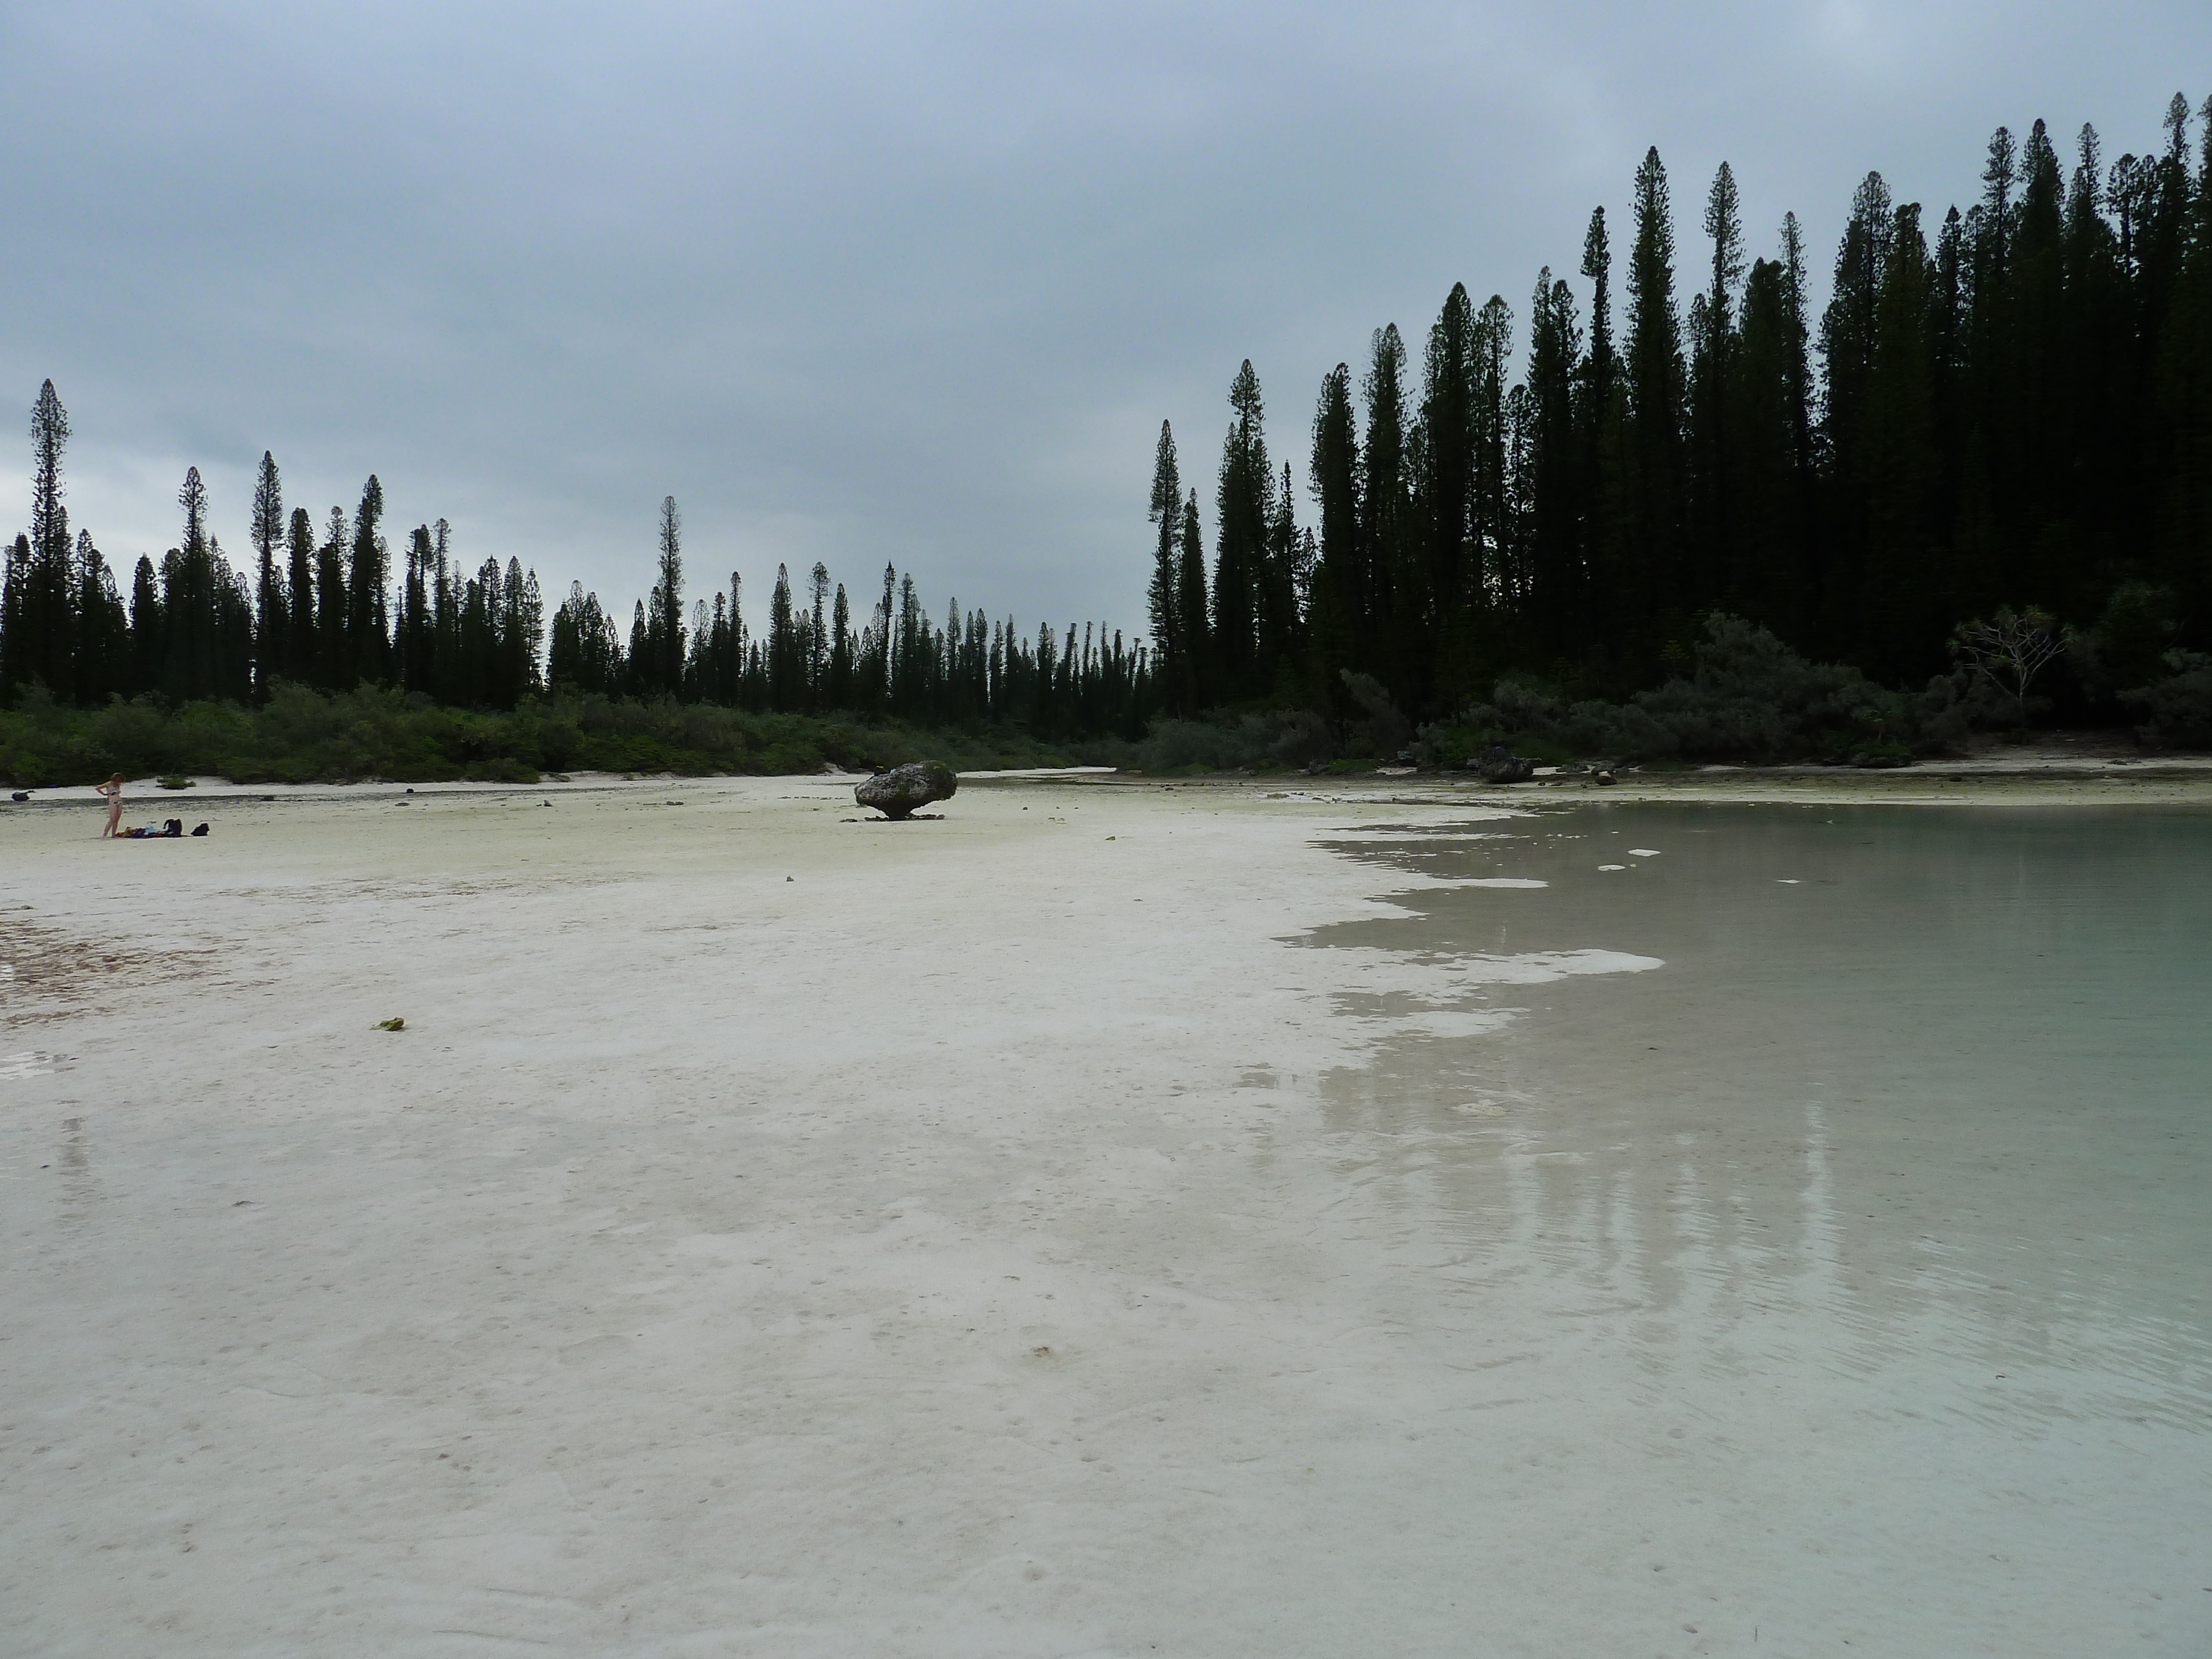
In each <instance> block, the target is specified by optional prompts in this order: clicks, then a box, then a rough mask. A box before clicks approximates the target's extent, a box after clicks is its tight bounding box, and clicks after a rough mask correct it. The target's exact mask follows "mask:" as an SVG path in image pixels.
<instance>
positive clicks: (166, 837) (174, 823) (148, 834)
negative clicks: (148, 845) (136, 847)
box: [121, 818, 208, 841]
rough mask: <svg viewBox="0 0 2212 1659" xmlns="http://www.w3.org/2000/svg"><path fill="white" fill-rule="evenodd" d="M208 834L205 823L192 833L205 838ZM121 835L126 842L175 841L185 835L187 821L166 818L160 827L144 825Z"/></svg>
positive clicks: (125, 831)
mask: <svg viewBox="0 0 2212 1659" xmlns="http://www.w3.org/2000/svg"><path fill="white" fill-rule="evenodd" d="M207 832H208V827H207V825H205V824H204V823H203V824H202V825H200V827H199V828H198V829H195V830H193V831H192V833H193V834H194V835H196V836H204V835H205V834H207ZM121 833H122V838H123V839H124V840H125V841H174V840H176V839H177V838H178V837H179V836H182V835H183V834H184V833H185V821H184V820H183V819H182V818H166V819H164V820H163V821H162V822H161V823H160V824H158V825H157V824H151V823H143V824H140V825H139V826H138V827H137V829H125V830H124V831H122V832H121Z"/></svg>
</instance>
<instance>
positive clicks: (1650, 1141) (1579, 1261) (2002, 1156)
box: [1306, 804, 2212, 1653]
mask: <svg viewBox="0 0 2212 1659" xmlns="http://www.w3.org/2000/svg"><path fill="white" fill-rule="evenodd" d="M1414 812H1415V816H1413V817H1409V819H1408V821H1407V823H1403V824H1401V825H1397V826H1394V829H1395V833H1393V834H1390V835H1388V836H1383V837H1381V838H1372V839H1370V838H1363V839H1360V840H1358V841H1352V840H1346V842H1343V843H1341V845H1340V851H1341V852H1342V853H1343V854H1344V855H1345V856H1346V857H1349V858H1354V859H1358V860H1367V861H1371V862H1372V863H1374V864H1375V865H1376V866H1377V875H1378V878H1380V879H1379V880H1378V885H1377V891H1378V893H1383V892H1388V893H1389V894H1390V896H1391V897H1392V898H1393V901H1394V902H1395V903H1397V904H1399V905H1401V906H1402V907H1404V908H1405V910H1406V911H1407V913H1408V914H1407V915H1404V916H1402V917H1400V918H1393V919H1388V920H1379V921H1364V922H1359V923H1354V924H1349V925H1346V926H1342V927H1334V928H1328V929H1323V930H1322V931H1321V932H1319V933H1316V934H1315V935H1313V936H1311V937H1310V939H1309V940H1308V941H1306V942H1307V943H1310V944H1311V945H1316V946H1318V947H1322V948H1331V947H1352V948H1360V949H1370V950H1371V949H1374V948H1376V947H1382V948H1384V949H1387V950H1389V951H1392V952H1398V953H1404V955H1405V956H1406V957H1408V958H1411V959H1413V960H1414V961H1419V962H1424V963H1431V964H1434V965H1437V966H1438V967H1440V968H1448V967H1449V965H1450V964H1451V963H1454V962H1455V961H1463V960H1464V959H1466V958H1467V957H1470V956H1474V955H1478V954H1480V955H1492V956H1500V957H1511V956H1519V955H1522V954H1524V953H1529V952H1548V951H1577V950H1602V951H1617V952H1629V953H1633V954H1635V955H1637V956H1641V957H1653V958H1658V959H1660V960H1662V962H1663V963H1664V964H1665V965H1664V966H1663V967H1661V968H1658V969H1652V970H1650V971H1645V972H1638V973H1624V974H1617V975H1601V976H1595V977H1586V978H1576V979H1568V980H1559V981H1553V982H1550V983H1545V984H1540V985H1534V986H1512V985H1492V986H1487V987H1476V988H1474V989H1471V990H1467V991H1464V992H1462V994H1460V995H1459V996H1458V997H1457V999H1456V1000H1455V1002H1454V1004H1453V1005H1452V1006H1456V1007H1459V1008H1462V1009H1466V1008H1473V1009H1481V1010H1488V1011H1492V1012H1498V1013H1510V1018H1507V1019H1505V1020H1504V1024H1502V1025H1501V1026H1500V1027H1499V1028H1498V1029H1497V1030H1490V1031H1487V1032H1480V1033H1476V1034H1473V1035H1468V1036H1454V1037H1440V1036H1431V1035H1425V1034H1422V1033H1420V1032H1419V1031H1415V1030H1407V1031H1406V1032H1405V1033H1403V1034H1401V1035H1398V1036H1386V1037H1385V1038H1384V1039H1383V1041H1382V1042H1380V1043H1379V1044H1378V1046H1377V1048H1376V1051H1375V1054H1374V1056H1373V1060H1372V1063H1371V1064H1370V1065H1367V1066H1359V1067H1354V1068H1347V1069H1346V1070H1344V1071H1342V1072H1340V1073H1337V1074H1335V1075H1334V1076H1333V1077H1331V1078H1329V1079H1328V1080H1327V1084H1326V1096H1327V1099H1328V1110H1329V1115H1330V1122H1331V1127H1332V1128H1333V1130H1334V1132H1335V1133H1337V1134H1338V1135H1339V1136H1340V1137H1341V1138H1342V1140H1343V1143H1344V1146H1345V1148H1346V1157H1347V1160H1348V1165H1356V1166H1358V1168H1359V1169H1360V1170H1361V1178H1362V1179H1363V1180H1364V1181H1367V1182H1371V1183H1373V1184H1374V1185H1375V1186H1376V1187H1377V1188H1380V1189H1381V1190H1383V1191H1384V1192H1385V1193H1387V1194H1388V1203H1389V1206H1390V1210H1391V1213H1393V1214H1394V1215H1395V1217H1396V1218H1397V1223H1398V1225H1400V1226H1401V1227H1402V1228H1403V1229H1404V1231H1405V1233H1406V1235H1407V1237H1408V1238H1409V1239H1419V1238H1422V1237H1426V1238H1428V1239H1431V1240H1432V1241H1433V1243H1435V1244H1436V1245H1437V1248H1438V1249H1439V1250H1444V1249H1452V1250H1456V1251H1459V1252H1461V1255H1459V1257H1458V1258H1457V1260H1458V1261H1460V1263H1461V1264H1462V1265H1461V1267H1460V1269H1459V1270H1457V1271H1455V1273H1452V1274H1449V1275H1444V1276H1440V1277H1439V1278H1438V1279H1437V1282H1436V1284H1435V1285H1433V1286H1432V1287H1431V1295H1432V1297H1433V1301H1434V1305H1435V1306H1436V1308H1437V1312H1438V1316H1439V1317H1449V1318H1452V1319H1464V1318H1468V1317H1474V1318H1477V1319H1480V1320H1485V1321H1488V1322H1492V1323H1494V1324H1495V1325H1498V1326H1499V1327H1507V1326H1510V1327H1512V1328H1516V1329H1522V1330H1525V1331H1527V1332H1528V1333H1529V1334H1530V1336H1531V1341H1532V1345H1533V1346H1532V1352H1535V1353H1538V1354H1540V1355H1541V1356H1543V1357H1544V1358H1545V1359H1546V1361H1547V1364H1546V1365H1545V1367H1544V1370H1545V1373H1546V1375H1547V1376H1548V1377H1549V1378H1550V1379H1551V1380H1550V1381H1549V1383H1547V1386H1549V1387H1551V1388H1553V1389H1569V1390H1572V1391H1575V1392H1576V1393H1577V1397H1578V1398H1583V1399H1585V1400H1586V1401H1588V1402H1589V1404H1590V1405H1591V1407H1592V1411H1591V1420H1592V1422H1593V1424H1594V1425H1596V1426H1595V1432H1596V1433H1598V1434H1599V1435H1600V1436H1601V1437H1609V1439H1610V1442H1611V1443H1610V1447H1609V1450H1607V1451H1605V1452H1594V1451H1589V1450H1588V1449H1584V1451H1583V1453H1581V1454H1578V1455H1584V1456H1585V1457H1589V1458H1601V1457H1602V1456H1604V1455H1610V1456H1612V1457H1613V1459H1614V1463H1613V1469H1612V1470H1611V1471H1610V1472H1608V1471H1606V1470H1605V1469H1603V1468H1600V1467H1598V1466H1596V1465H1592V1466H1591V1467H1589V1468H1584V1469H1583V1470H1582V1471H1581V1472H1580V1473H1581V1474H1582V1475H1583V1476H1587V1477H1588V1478H1591V1479H1595V1480H1601V1481H1602V1480H1612V1479H1617V1481H1618V1486H1619V1490H1620V1493H1621V1501H1622V1503H1623V1504H1626V1505H1630V1506H1633V1505H1636V1504H1646V1505H1656V1506H1659V1507H1660V1508H1661V1509H1662V1510H1674V1511H1676V1512H1678V1513H1679V1511H1680V1508H1681V1506H1683V1505H1703V1506H1706V1507H1705V1510H1703V1513H1704V1516H1705V1522H1704V1523H1703V1527H1704V1529H1703V1531H1702V1532H1700V1533H1699V1534H1698V1535H1699V1536H1700V1537H1702V1538H1704V1539H1705V1544H1704V1546H1703V1549H1704V1550H1705V1552H1707V1553H1709V1556H1710V1559H1709V1560H1708V1561H1707V1563H1706V1566H1707V1569H1708V1570H1709V1571H1710V1572H1711V1575H1712V1576H1713V1577H1714V1580H1715V1583H1716V1585H1717V1589H1716V1595H1717V1597H1719V1599H1720V1600H1721V1601H1727V1602H1729V1603H1730V1604H1734V1603H1736V1602H1744V1603H1748V1602H1750V1601H1753V1600H1756V1599H1757V1597H1758V1596H1759V1595H1762V1594H1769V1595H1771V1591H1772V1590H1773V1589H1775V1588H1776V1587H1777V1583H1778V1581H1786V1580H1788V1579H1789V1578H1790V1576H1791V1575H1796V1576H1797V1582H1798V1586H1799V1589H1801V1590H1802V1594H1801V1595H1798V1596H1797V1598H1796V1599H1797V1600H1798V1601H1799V1602H1800V1603H1801V1605H1803V1606H1805V1607H1810V1608H1814V1609H1819V1611H1818V1612H1816V1613H1814V1616H1813V1617H1812V1618H1811V1619H1810V1620H1808V1624H1807V1626H1806V1627H1804V1628H1801V1629H1799V1630H1797V1631H1796V1632H1794V1636H1795V1638H1796V1640H1798V1641H1800V1642H1802V1643H1804V1644H1808V1645H1807V1647H1806V1650H1808V1651H1809V1650H1825V1649H1823V1648H1821V1647H1820V1642H1821V1641H1822V1640H1824V1639H1826V1638H1828V1637H1830V1636H1833V1637H1834V1638H1836V1639H1844V1638H1851V1639H1856V1640H1857V1641H1858V1642H1859V1644H1860V1645H1862V1646H1864V1645H1865V1644H1866V1643H1867V1642H1868V1641H1869V1640H1872V1641H1875V1642H1877V1643H1879V1644H1881V1645H1882V1647H1883V1648H1884V1649H1885V1650H1888V1651H1893V1652H1897V1651H1905V1652H1926V1653H1948V1652H1982V1651H1990V1652H1998V1651H2016V1652H2019V1651H2027V1652H2045V1651H2048V1652H2053V1653H2060V1652H2087V1651H2092V1650H2101V1651H2119V1650H2122V1649H2123V1648H2125V1649H2128V1650H2133V1651H2138V1652H2161V1653H2163V1652H2183V1653H2196V1652H2203V1651H2212V1591H2208V1589H2207V1587H2208V1586H2212V1435H2208V1429H2212V1413H2208V1401H2212V1310H2209V1309H2208V1297H2207V1286H2208V1285H2212V815H2207V814H2204V813H2202V812H2197V811H2129V812H2124V813H2123V812H2117V811H2088V810H2068V811H2055V810H2054V811H2042V810H2024V809H2009V808H2008V809H1960V808H1950V809H1910V808H1905V809H1892V808H1856V809H1851V808H1833V807H1823V808H1811V809H1808V808H1800V807H1765V806H1761V807H1748V806H1747V807H1712V806H1695V807H1680V808H1676V807H1668V806H1663V805H1641V804H1636V805H1619V806H1610V805H1598V806H1592V807H1588V808H1583V809H1577V810H1572V811H1564V812H1557V813H1545V814H1542V815H1539V816H1534V817H1528V818H1523V819H1519V820H1514V821H1509V822H1506V823H1487V824H1480V825H1465V826H1459V827H1457V828H1454V827H1452V826H1440V825H1424V824H1423V823H1421V822H1420V821H1419V817H1418V809H1414ZM1631 848H1636V849H1644V851H1645V852H1646V853H1647V854H1656V856H1634V855H1632V854H1631V853H1630V851H1629V849H1631ZM1604 865H1618V866H1623V867H1622V868H1620V869H1618V870H1611V871H1607V870H1604V869H1601V866H1604ZM1397 872H1408V873H1414V874H1418V875H1419V876H1420V877H1422V878H1431V879H1442V880H1445V881H1464V880H1469V879H1495V878H1522V879H1531V880H1536V881H1541V882H1544V883H1546V884H1547V885H1545V886H1543V887H1541V888H1528V889H1510V888H1497V887H1468V886H1459V887H1431V886H1426V885H1423V886H1418V887H1412V888H1397V889H1394V888H1393V887H1392V885H1391V878H1394V877H1395V875H1396V873H1397ZM1418 1005H1419V1000H1418V999H1414V1000H1407V999H1405V998H1400V999H1399V1000H1398V1002H1397V1004H1396V1005H1395V1006H1394V1005H1393V1003H1392V1001H1391V1000H1390V999H1389V998H1387V997H1386V998H1378V999H1373V1000H1361V999H1349V1000H1347V1002H1346V1007H1345V1008H1344V1012H1346V1014H1348V1015H1359V1016H1363V1017H1366V1018H1381V1019H1383V1021H1384V1022H1385V1024H1386V1025H1387V1022H1388V1020H1389V1018H1390V1016H1392V1015H1393V1014H1394V1013H1405V1014H1407V1015H1409V1016H1413V1015H1415V1014H1417V1013H1418V1012H1420V1010H1419V1006H1418ZM1435 1006H1436V1003H1435V1001H1434V1000H1433V999H1432V1000H1430V1002H1429V1004H1428V1012H1433V1011H1434V1008H1435ZM1561 1355H1567V1356H1571V1358H1570V1360H1569V1361H1568V1362H1567V1363H1565V1364H1559V1358H1560V1356H1561ZM1563 1379H1566V1380H1563ZM1647 1419H1648V1421H1649V1422H1650V1423H1652V1424H1656V1423H1658V1422H1661V1421H1665V1422H1667V1423H1668V1424H1669V1425H1670V1426H1668V1427H1667V1428H1666V1429H1664V1430H1659V1429H1656V1428H1654V1429H1652V1430H1650V1431H1649V1432H1647V1431H1645V1430H1644V1429H1643V1428H1640V1427H1639V1426H1638V1425H1639V1422H1642V1421H1644V1420H1647ZM1670 1437H1671V1438H1672V1440H1673V1441H1674V1444H1673V1445H1672V1446H1669V1444H1668V1439H1669V1438H1670ZM1682 1548H1688V1546H1682ZM1769 1605H1771V1601H1770V1602H1769ZM1852 1620H1857V1621H1858V1622H1857V1623H1852V1622H1851V1621H1852ZM1687 1628H1688V1627H1687V1626H1684V1629H1685V1630H1687ZM2100 1632H2101V1634H2100ZM2084 1641H2087V1642H2089V1643H2090V1644H2091V1646H2088V1647H2083V1646H2081V1645H2079V1644H2081V1642H2084ZM2106 1643H2109V1645H2105V1644H2106ZM1695 1645H1696V1644H1692V1646H1693V1647H1694V1646H1695ZM1698 1650H1704V1649H1702V1648H1699V1649H1698Z"/></svg>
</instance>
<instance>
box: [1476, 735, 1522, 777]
mask: <svg viewBox="0 0 2212 1659" xmlns="http://www.w3.org/2000/svg"><path fill="white" fill-rule="evenodd" d="M1467 765H1468V770H1469V771H1471V772H1473V773H1474V775H1476V776H1477V777H1479V778H1480V779H1481V780H1482V781H1484V782H1485V783H1526V782H1528V780H1529V779H1530V778H1532V777H1534V776H1535V775H1536V763H1535V762H1534V761H1533V760H1530V759H1529V758H1528V757H1527V756H1526V755H1516V754H1514V753H1512V752H1511V751H1510V750H1508V749H1507V748H1506V747H1505V745H1504V744H1502V743H1501V744H1492V746H1491V747H1490V748H1489V749H1488V750H1486V751H1484V752H1483V753H1482V754H1480V755H1477V756H1475V757H1474V758H1473V759H1471V760H1469V761H1468V763H1467Z"/></svg>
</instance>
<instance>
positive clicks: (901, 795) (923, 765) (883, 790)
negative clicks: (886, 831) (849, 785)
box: [853, 761, 960, 818]
mask: <svg viewBox="0 0 2212 1659" xmlns="http://www.w3.org/2000/svg"><path fill="white" fill-rule="evenodd" d="M959 787H960V780H959V779H958V778H957V777H955V776H954V775H953V774H952V769H951V767H949V766H947V765H946V764H945V763H944V762H943V761H909V762H908V763H906V764H905V765H904V766H894V767H892V768H891V769H890V770H889V771H888V772H878V773H877V774H876V775H874V776H873V777H872V778H870V779H869V780H868V781H866V783H858V784H855V785H854V786H853V799H854V800H856V801H858V802H860V805H863V806H872V807H874V808H875V809H876V811H878V812H881V813H882V814H883V815H884V817H887V818H903V817H911V816H912V815H913V814H914V812H915V811H916V809H918V808H920V807H924V806H927V805H929V804H930V803H931V802H932V801H939V800H951V799H952V797H953V795H954V793H956V792H957V790H958V789H959Z"/></svg>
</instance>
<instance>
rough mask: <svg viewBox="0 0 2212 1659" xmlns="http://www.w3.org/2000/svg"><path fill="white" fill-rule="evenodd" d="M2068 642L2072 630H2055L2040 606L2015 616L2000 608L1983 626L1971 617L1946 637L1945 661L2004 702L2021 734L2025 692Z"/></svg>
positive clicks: (2055, 622) (2007, 607) (2054, 620)
mask: <svg viewBox="0 0 2212 1659" xmlns="http://www.w3.org/2000/svg"><path fill="white" fill-rule="evenodd" d="M2072 638H2073V630H2072V629H2066V628H2061V627H2060V626H2059V624H2058V619H2057V617H2053V616H2052V615H2051V613H2050V612H2049V611H2045V610H2044V609H2043V608H2042V607H2041V606H2040V605H2029V606H2027V607H2026V608H2025V609H2024V610H2021V611H2015V610H2014V609H2013V608H2012V607H2011V606H2010V605H2000V606H1999V607H1998V608H1997V611H1996V614H1995V615H1994V616H1992V617H1990V619H1989V620H1988V621H1987V622H1984V621H1983V620H1982V619H1981V618H1980V617H1975V618H1974V619H1973V620H1972V622H1966V623H1960V625H1959V627H1958V629H1956V630H1955V631H1954V633H1953V634H1952V635H1951V655H1952V656H1953V657H1954V659H1957V661H1958V662H1959V663H1960V665H1961V666H1963V667H1965V668H1966V670H1967V671H1968V672H1970V673H1972V674H1974V675H1977V676H1978V677H1979V678H1982V679H1984V680H1986V681H1987V682H1988V683H1989V684H1990V686H1991V687H1992V688H1994V689H1995V690H1996V692H1997V694H1998V695H1999V696H2005V697H2009V698H2010V699H2011V700H2012V702H2013V704H2014V707H2015V708H2017V709H2018V711H2019V714H2020V724H2021V727H2022V729H2025V728H2026V727H2027V695H2028V688H2029V687H2031V686H2032V685H2033V684H2034V683H2035V677H2036V676H2037V675H2038V674H2039V673H2041V672H2042V671H2044V670H2045V668H2047V667H2049V666H2050V665H2051V660H2052V659H2054V658H2055V657H2057V656H2058V655H2059V653H2062V652H2063V651H2064V650H2065V649H2066V647H2067V646H2068V644H2069V642H2070V641H2071V640H2072Z"/></svg>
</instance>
